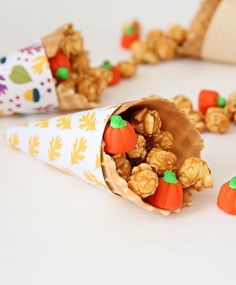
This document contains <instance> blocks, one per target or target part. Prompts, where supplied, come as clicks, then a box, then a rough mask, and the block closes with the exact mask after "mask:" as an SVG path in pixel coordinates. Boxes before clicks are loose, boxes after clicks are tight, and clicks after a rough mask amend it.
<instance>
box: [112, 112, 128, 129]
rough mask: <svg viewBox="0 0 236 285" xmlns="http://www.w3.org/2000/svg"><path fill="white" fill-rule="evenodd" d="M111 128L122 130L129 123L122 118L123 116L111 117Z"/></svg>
mask: <svg viewBox="0 0 236 285" xmlns="http://www.w3.org/2000/svg"><path fill="white" fill-rule="evenodd" d="M110 126H111V127H112V128H114V129H121V128H123V127H125V126H127V123H126V121H124V120H123V119H122V118H121V116H119V115H114V116H112V117H111V122H110Z"/></svg>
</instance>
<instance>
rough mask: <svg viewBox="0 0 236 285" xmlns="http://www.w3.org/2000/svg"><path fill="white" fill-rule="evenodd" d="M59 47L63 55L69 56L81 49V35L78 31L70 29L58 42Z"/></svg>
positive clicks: (74, 54)
mask: <svg viewBox="0 0 236 285" xmlns="http://www.w3.org/2000/svg"><path fill="white" fill-rule="evenodd" d="M60 48H61V50H62V51H63V52H64V53H65V55H66V56H67V57H68V58H70V57H71V56H76V55H78V54H79V53H80V52H82V51H83V37H82V35H81V34H80V32H79V31H77V32H75V31H72V32H71V33H69V34H68V35H66V36H65V37H64V38H63V39H62V40H61V42H60Z"/></svg>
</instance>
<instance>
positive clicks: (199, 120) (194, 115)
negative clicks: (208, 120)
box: [188, 111, 206, 133]
mask: <svg viewBox="0 0 236 285" xmlns="http://www.w3.org/2000/svg"><path fill="white" fill-rule="evenodd" d="M188 117H189V119H190V120H191V121H192V122H193V123H194V125H195V127H196V129H198V130H199V132H200V133H201V132H204V131H205V130H206V124H205V120H204V116H203V114H202V113H200V112H197V111H192V112H190V113H189V114H188Z"/></svg>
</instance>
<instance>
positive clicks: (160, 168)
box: [147, 148, 177, 176]
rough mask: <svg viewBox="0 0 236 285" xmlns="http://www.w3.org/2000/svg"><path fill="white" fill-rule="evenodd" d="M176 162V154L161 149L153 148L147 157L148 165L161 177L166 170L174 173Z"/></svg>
mask: <svg viewBox="0 0 236 285" xmlns="http://www.w3.org/2000/svg"><path fill="white" fill-rule="evenodd" d="M176 161H177V157H176V155H175V154H174V153H172V152H170V151H165V150H162V149H161V148H153V149H152V150H151V151H150V152H149V153H148V156H147V163H148V164H149V165H150V166H151V167H152V169H154V170H155V172H156V173H157V174H158V175H159V176H163V175H164V172H165V171H166V170H170V171H174V170H175V169H176Z"/></svg>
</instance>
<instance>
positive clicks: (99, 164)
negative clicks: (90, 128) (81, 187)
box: [95, 149, 101, 169]
mask: <svg viewBox="0 0 236 285" xmlns="http://www.w3.org/2000/svg"><path fill="white" fill-rule="evenodd" d="M100 167H101V154H100V149H99V151H98V153H97V154H96V162H95V169H98V168H100Z"/></svg>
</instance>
